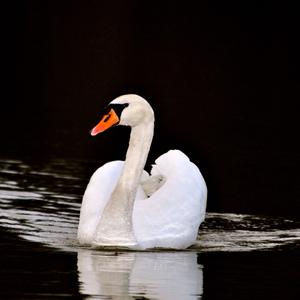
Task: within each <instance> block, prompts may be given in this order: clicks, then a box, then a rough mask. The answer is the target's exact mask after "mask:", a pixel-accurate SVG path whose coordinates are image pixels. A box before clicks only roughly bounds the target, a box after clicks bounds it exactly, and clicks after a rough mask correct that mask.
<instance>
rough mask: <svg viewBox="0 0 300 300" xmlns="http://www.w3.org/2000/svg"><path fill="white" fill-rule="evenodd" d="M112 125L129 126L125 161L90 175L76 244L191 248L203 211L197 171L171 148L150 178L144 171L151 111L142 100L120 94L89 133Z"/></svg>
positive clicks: (203, 190) (203, 197)
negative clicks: (129, 131) (129, 132)
mask: <svg viewBox="0 0 300 300" xmlns="http://www.w3.org/2000/svg"><path fill="white" fill-rule="evenodd" d="M115 125H125V126H131V134H130V141H129V147H128V150H127V153H126V159H125V161H124V162H123V161H112V162H109V163H106V164H105V165H103V166H102V167H100V168H99V169H98V170H96V171H95V173H94V174H93V176H92V177H91V179H90V182H89V184H88V186H87V188H86V191H85V193H84V196H83V201H82V205H81V210H80V220H79V226H78V241H79V243H81V244H88V245H94V246H98V247H103V248H119V247H121V248H123V247H125V248H130V249H141V250H143V249H149V248H171V249H184V248H187V247H189V246H191V245H192V244H193V243H194V241H195V240H196V238H197V234H198V228H199V225H200V223H201V222H202V221H203V220H204V217H205V210H206V198H207V188H206V184H205V181H204V179H203V177H202V175H201V173H200V171H199V169H198V168H197V167H196V165H194V164H193V163H192V162H191V161H190V160H189V159H188V157H187V156H186V155H185V154H183V153H182V152H181V151H179V150H170V151H169V152H167V153H165V154H163V155H161V156H160V157H159V158H157V159H156V161H155V163H156V164H155V165H153V167H152V170H151V176H150V175H149V174H148V173H147V172H145V171H143V169H144V166H145V163H146V159H147V156H148V153H149V149H150V145H151V141H152V137H153V129H154V113H153V110H152V108H151V106H150V105H149V103H148V102H147V101H146V100H145V99H143V98H142V97H140V96H138V95H134V94H130V95H123V96H120V97H118V98H116V99H115V100H113V101H112V102H110V104H109V105H108V106H107V107H106V108H105V110H104V112H103V113H102V115H101V120H100V122H99V123H98V125H96V126H95V127H94V128H93V129H92V131H91V135H92V136H95V135H96V134H98V133H100V132H103V131H105V130H106V129H108V128H110V127H112V126H115Z"/></svg>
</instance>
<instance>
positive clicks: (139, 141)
mask: <svg viewBox="0 0 300 300" xmlns="http://www.w3.org/2000/svg"><path fill="white" fill-rule="evenodd" d="M153 130H154V123H153V122H148V123H143V124H140V125H138V126H135V127H132V129H131V134H130V141H129V147H128V150H127V153H126V159H125V162H124V166H123V170H122V174H121V176H120V179H119V181H118V183H117V187H118V186H119V185H120V186H122V189H123V188H125V189H128V190H130V191H131V192H132V193H133V195H132V196H133V197H134V198H135V194H136V191H137V188H138V185H139V183H140V179H141V176H142V172H143V170H144V167H145V164H146V161H147V157H148V153H149V150H150V146H151V142H152V138H153ZM117 187H116V188H117ZM133 200H134V199H133Z"/></svg>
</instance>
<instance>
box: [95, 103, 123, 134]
mask: <svg viewBox="0 0 300 300" xmlns="http://www.w3.org/2000/svg"><path fill="white" fill-rule="evenodd" d="M119 122H120V120H119V117H118V116H117V114H116V113H115V111H114V110H113V109H111V110H110V111H109V113H108V114H106V115H104V116H103V117H102V118H101V120H100V122H99V123H98V124H97V125H96V126H95V127H94V128H93V129H92V130H91V135H92V136H95V135H97V134H98V133H100V132H103V131H105V130H106V129H108V128H110V127H112V126H113V125H116V124H118V123H119Z"/></svg>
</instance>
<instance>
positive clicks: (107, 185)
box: [77, 160, 149, 244]
mask: <svg viewBox="0 0 300 300" xmlns="http://www.w3.org/2000/svg"><path fill="white" fill-rule="evenodd" d="M123 165H124V161H120V160H117V161H111V162H108V163H106V164H104V165H103V166H102V167H100V168H98V169H97V170H96V171H95V172H94V174H93V175H92V177H91V179H90V181H89V183H88V186H87V188H86V190H85V193H84V195H83V199H82V204H81V209H80V218H79V226H78V233H77V237H78V240H79V242H80V243H81V244H91V243H92V242H93V240H94V235H95V232H96V228H97V224H98V223H99V221H100V218H101V216H102V212H103V210H104V207H105V205H106V204H107V202H108V201H109V199H110V196H111V194H112V192H113V190H114V188H115V186H116V184H117V182H118V179H119V177H120V175H121V172H122V169H123ZM148 177H149V175H148V174H147V172H146V171H144V172H143V178H145V179H146V178H148ZM145 198H146V195H145V193H144V191H143V189H142V188H141V186H139V187H138V190H137V195H136V199H137V200H138V199H145Z"/></svg>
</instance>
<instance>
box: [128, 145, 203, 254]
mask: <svg viewBox="0 0 300 300" xmlns="http://www.w3.org/2000/svg"><path fill="white" fill-rule="evenodd" d="M155 163H156V164H155V165H154V166H153V168H152V170H151V175H153V176H157V175H162V176H163V177H164V178H165V179H166V182H165V183H164V184H163V186H161V188H159V189H158V190H157V191H156V192H154V193H153V194H152V195H151V197H149V198H147V199H145V200H137V201H136V203H135V206H134V211H133V222H134V224H133V225H134V231H135V235H136V238H137V240H138V243H139V245H140V246H141V247H142V248H143V249H145V248H154V247H164V248H174V249H180V248H186V247H188V246H190V245H191V244H192V243H193V242H194V241H195V240H196V238H197V234H198V228H199V225H200V223H201V222H202V221H203V220H204V217H205V210H206V198H207V188H206V184H205V181H204V179H203V177H202V175H201V173H200V171H199V169H198V168H197V167H196V165H195V164H193V163H192V162H191V161H190V160H189V158H188V157H187V156H186V155H185V154H183V153H182V152H181V151H179V150H171V151H169V152H167V153H165V154H163V155H161V156H160V157H159V158H158V159H156V161H155Z"/></svg>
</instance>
